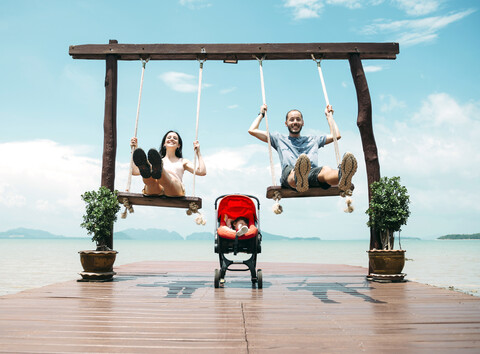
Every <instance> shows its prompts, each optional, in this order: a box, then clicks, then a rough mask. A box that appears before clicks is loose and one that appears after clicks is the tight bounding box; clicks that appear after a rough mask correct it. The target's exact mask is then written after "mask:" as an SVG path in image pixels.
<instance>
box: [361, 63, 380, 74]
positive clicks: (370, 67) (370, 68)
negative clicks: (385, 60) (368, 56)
mask: <svg viewBox="0 0 480 354" xmlns="http://www.w3.org/2000/svg"><path fill="white" fill-rule="evenodd" d="M382 70H383V68H382V67H381V66H378V65H367V66H364V67H363V71H365V72H366V73H375V72H377V71H382Z"/></svg>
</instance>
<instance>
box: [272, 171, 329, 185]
mask: <svg viewBox="0 0 480 354" xmlns="http://www.w3.org/2000/svg"><path fill="white" fill-rule="evenodd" d="M292 170H293V167H291V166H285V167H284V168H283V171H282V177H280V183H281V184H282V187H283V188H290V189H294V188H292V187H290V185H289V184H288V182H287V178H288V175H289V174H290V172H292ZM321 170H322V166H320V167H314V168H312V169H311V170H310V173H309V174H308V187H309V188H322V189H328V188H330V185H329V184H328V183H325V182H319V181H318V178H317V176H318V174H319V173H320V171H321Z"/></svg>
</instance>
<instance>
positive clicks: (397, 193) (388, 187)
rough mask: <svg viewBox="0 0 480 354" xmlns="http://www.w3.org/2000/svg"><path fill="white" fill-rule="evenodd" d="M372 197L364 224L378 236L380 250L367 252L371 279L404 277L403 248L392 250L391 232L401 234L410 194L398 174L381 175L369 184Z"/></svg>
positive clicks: (407, 214)
mask: <svg viewBox="0 0 480 354" xmlns="http://www.w3.org/2000/svg"><path fill="white" fill-rule="evenodd" d="M370 189H371V199H370V204H369V208H368V209H367V211H366V214H368V216H369V220H368V222H367V225H368V226H370V227H371V228H373V230H374V231H375V232H378V233H379V235H380V241H381V246H382V249H381V250H378V249H373V250H370V251H368V255H369V261H370V267H371V268H372V270H373V274H372V277H373V279H374V280H378V279H375V278H376V277H377V278H382V279H386V280H389V279H390V280H396V279H397V280H403V277H404V274H402V270H403V267H404V265H405V250H402V249H401V246H400V249H397V250H396V249H394V241H395V237H394V233H395V232H398V233H399V234H400V231H401V227H402V226H403V225H406V224H407V220H408V217H409V216H410V209H409V204H410V197H409V195H408V191H407V188H406V187H405V186H402V185H401V184H400V177H391V178H388V177H383V178H381V179H380V180H379V181H378V182H373V183H372V184H371V185H370Z"/></svg>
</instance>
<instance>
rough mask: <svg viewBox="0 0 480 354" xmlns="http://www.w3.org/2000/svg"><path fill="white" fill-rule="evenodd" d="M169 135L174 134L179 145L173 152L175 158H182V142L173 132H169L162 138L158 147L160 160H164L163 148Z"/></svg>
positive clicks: (164, 150)
mask: <svg viewBox="0 0 480 354" xmlns="http://www.w3.org/2000/svg"><path fill="white" fill-rule="evenodd" d="M170 133H175V134H177V136H178V143H179V145H180V146H179V147H178V148H177V149H176V150H175V156H176V157H179V158H182V157H183V155H182V147H183V141H182V138H181V137H180V134H178V133H177V132H176V131H175V130H169V131H168V132H167V133H166V134H165V135H164V136H163V139H162V144H161V145H160V156H161V157H162V158H164V157H165V155H166V154H167V148H166V147H165V140H167V135H168V134H170Z"/></svg>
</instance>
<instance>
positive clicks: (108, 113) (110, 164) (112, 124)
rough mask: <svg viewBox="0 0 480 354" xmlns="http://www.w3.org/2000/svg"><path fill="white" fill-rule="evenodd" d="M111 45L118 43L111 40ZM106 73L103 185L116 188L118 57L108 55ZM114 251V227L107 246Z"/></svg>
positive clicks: (112, 188)
mask: <svg viewBox="0 0 480 354" xmlns="http://www.w3.org/2000/svg"><path fill="white" fill-rule="evenodd" d="M110 43H118V42H117V41H116V40H110ZM105 62H106V73H105V116H104V121H103V161H102V182H101V185H102V186H105V187H107V188H108V189H110V190H111V191H113V190H114V188H115V158H116V153H117V77H118V70H117V67H118V65H117V63H118V60H117V56H116V55H107V57H106V60H105ZM107 246H108V247H110V248H112V249H113V227H112V233H111V235H110V240H109V241H108V244H107Z"/></svg>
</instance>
